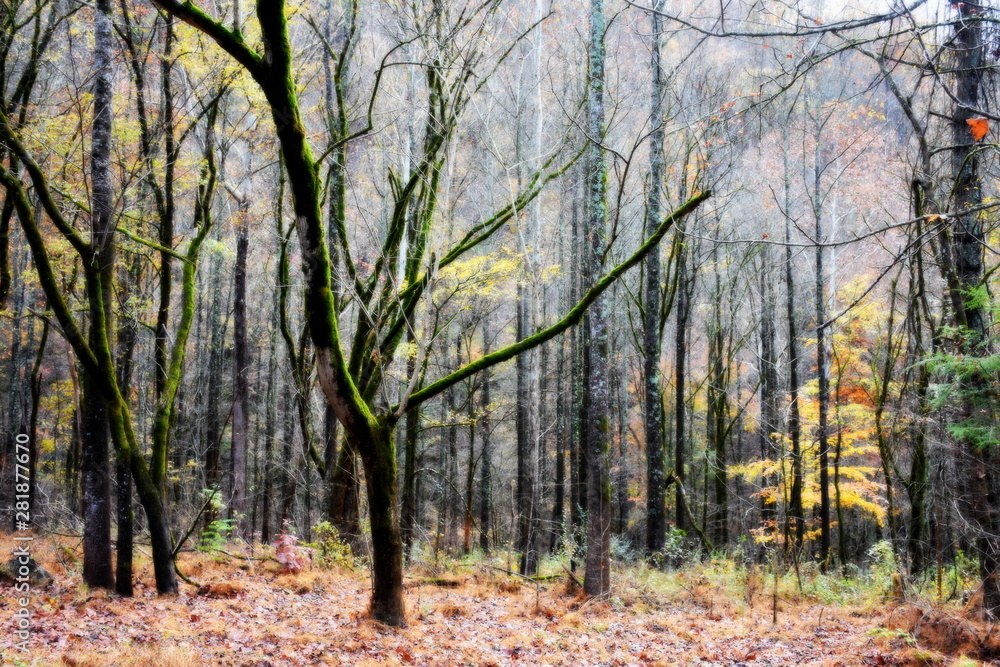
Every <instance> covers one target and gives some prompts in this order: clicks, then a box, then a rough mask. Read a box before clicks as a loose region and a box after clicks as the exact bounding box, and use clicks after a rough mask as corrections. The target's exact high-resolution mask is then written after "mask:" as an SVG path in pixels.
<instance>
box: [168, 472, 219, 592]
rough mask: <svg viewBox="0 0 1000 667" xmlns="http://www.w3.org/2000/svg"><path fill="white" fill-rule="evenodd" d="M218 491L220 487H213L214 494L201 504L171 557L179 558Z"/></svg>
mask: <svg viewBox="0 0 1000 667" xmlns="http://www.w3.org/2000/svg"><path fill="white" fill-rule="evenodd" d="M218 493H219V491H218V489H212V494H211V495H210V496H209V497H208V498H207V499H206V500H205V504H204V505H202V506H201V509H200V510H198V514H196V515H195V517H194V519H193V520H192V521H191V527H190V528H188V530H187V532H186V533H184V537H182V538H181V539H180V540H178V542H177V544H176V545H174V550H173V551H172V552H171V553H170V557H171V558H177V553H178V552H179V551H180V550H181V547H182V546H184V543H185V542H187V539H188V538H189V537H191V533H193V532H194V528H195V526H197V525H198V520H199V519H201V515H202V514H204V513H205V510H207V509H208V506H209V505H210V504H211V502H212V501H213V500H214V499H215V496H216V495H217V494H218ZM178 574H179V573H178Z"/></svg>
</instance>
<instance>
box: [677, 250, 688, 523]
mask: <svg viewBox="0 0 1000 667" xmlns="http://www.w3.org/2000/svg"><path fill="white" fill-rule="evenodd" d="M687 255H688V250H687V249H686V248H684V247H683V245H682V246H681V248H680V249H679V252H678V253H677V260H676V261H677V287H676V289H677V297H676V298H677V302H676V308H677V323H676V327H677V328H676V330H675V332H674V479H675V481H676V483H677V486H676V488H675V495H674V507H675V510H674V511H675V517H674V523H675V524H676V526H677V529H678V530H686V529H687V517H688V510H687V508H686V507H685V506H684V505H685V502H686V500H685V498H684V491H683V488H682V487H683V485H684V480H685V479H686V477H687V474H686V470H685V467H686V466H685V464H686V454H685V449H686V448H685V446H684V443H685V442H687V420H686V415H687V405H686V394H687V392H686V384H687V380H688V378H687V327H688V295H689V293H690V292H689V288H688V280H689V278H688V266H687V264H688V257H687Z"/></svg>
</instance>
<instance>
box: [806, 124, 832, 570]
mask: <svg viewBox="0 0 1000 667" xmlns="http://www.w3.org/2000/svg"><path fill="white" fill-rule="evenodd" d="M815 141H816V149H815V155H814V160H813V183H812V193H811V197H812V205H813V216H814V218H815V220H816V229H815V234H814V236H815V239H816V272H815V283H816V292H815V295H816V297H815V306H816V374H817V375H818V377H819V391H818V393H817V394H816V401H817V403H818V412H819V418H818V424H817V433H816V437H817V440H818V443H819V445H818V446H819V528H820V538H819V560H820V568H821V569H822V570H823V571H824V572H826V568H827V566H828V565H829V564H830V541H831V540H830V538H831V536H830V427H829V420H830V417H829V412H830V369H829V362H828V361H827V342H826V333H827V331H826V276H825V273H824V269H823V258H824V254H825V253H824V249H823V242H824V238H825V237H824V233H823V203H822V197H823V193H822V190H821V180H820V178H821V175H822V165H821V145H822V142H821V137H820V134H819V132H817V134H816V137H815Z"/></svg>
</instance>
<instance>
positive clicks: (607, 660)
mask: <svg viewBox="0 0 1000 667" xmlns="http://www.w3.org/2000/svg"><path fill="white" fill-rule="evenodd" d="M8 546H9V545H8V544H7V541H5V540H3V539H0V547H3V548H5V547H8ZM4 553H9V550H8V549H6V548H5V549H4ZM230 553H232V552H230ZM270 553H271V552H270V551H269V549H267V548H265V549H263V550H258V551H257V552H256V553H255V554H254V557H253V558H252V559H248V558H237V557H233V556H234V555H235V554H233V555H232V556H231V555H225V554H222V553H219V552H216V553H214V554H207V553H190V554H183V555H182V557H181V561H180V565H181V569H182V571H183V572H185V573H186V574H187V575H188V576H189V577H191V578H192V579H194V580H197V581H199V582H201V583H202V584H203V585H202V588H201V589H197V588H195V587H194V586H190V585H188V584H182V586H181V589H182V590H181V593H180V595H178V596H176V597H166V598H160V597H156V596H155V594H154V591H153V590H152V588H151V586H152V583H151V582H152V572H151V567H150V565H149V563H148V561H147V560H145V559H144V558H140V559H139V567H138V570H137V577H138V579H139V580H140V582H145V583H140V584H139V585H138V586H137V589H136V595H135V597H133V598H131V599H128V598H121V597H118V596H115V595H111V594H108V593H106V592H104V591H99V590H88V589H87V588H86V587H85V586H83V585H82V584H81V582H80V578H79V573H78V571H77V566H76V564H75V561H74V555H73V554H72V549H69V548H68V547H66V546H65V544H62V545H59V544H56V543H54V542H52V541H51V540H46V539H36V540H35V542H34V545H33V555H34V556H35V558H37V559H38V561H39V563H41V565H43V566H44V567H46V568H47V569H49V571H50V572H52V573H53V575H54V576H55V583H54V584H53V585H51V586H49V587H47V588H44V589H39V590H35V591H32V592H31V599H30V610H31V614H32V615H31V630H30V631H31V639H30V645H29V646H30V650H29V651H27V652H21V651H18V650H17V649H16V647H15V645H16V643H17V642H18V641H19V640H18V639H17V638H16V636H15V635H14V617H13V613H14V611H15V610H16V609H17V607H16V605H17V601H16V595H15V593H14V591H13V589H12V588H11V587H10V586H9V584H5V585H4V586H3V588H0V590H2V592H3V597H2V598H0V620H2V630H0V632H2V635H0V658H2V659H0V662H2V663H3V665H9V666H11V667H14V666H17V667H21V666H24V665H45V666H48V665H54V666H76V667H105V666H115V667H196V666H200V665H226V666H229V665H232V666H239V667H267V666H274V667H278V666H286V665H288V666H298V665H357V666H359V667H361V666H364V665H448V666H450V665H482V666H486V665H497V666H499V665H574V666H576V665H580V666H583V665H622V666H624V665H704V666H709V665H729V666H738V665H739V666H743V665H745V666H747V667H750V666H754V665H830V666H834V665H843V666H845V667H846V666H849V665H953V666H958V665H961V666H962V667H966V666H972V665H977V664H984V663H980V662H977V661H975V660H971V659H967V658H965V657H964V656H963V655H961V654H962V653H965V654H966V655H976V651H977V650H978V649H981V648H983V647H984V646H985V644H986V643H988V642H982V641H980V640H979V637H982V636H983V634H977V633H988V631H987V630H984V629H983V627H984V626H983V625H978V626H971V625H968V623H966V622H965V621H961V623H962V624H963V625H962V627H963V628H965V629H966V630H968V632H971V633H972V634H971V639H969V637H965V639H966V640H968V641H966V642H965V643H964V644H963V643H962V641H957V643H955V642H952V643H948V642H945V643H944V644H941V642H940V641H938V644H939V647H940V648H942V650H945V651H947V654H943V653H939V652H936V651H935V650H932V649H931V648H928V647H925V646H921V645H920V644H918V642H917V640H916V639H914V634H916V635H917V636H918V637H924V636H926V637H927V638H930V639H931V640H932V643H933V640H934V638H933V637H932V636H931V635H927V633H926V632H925V630H926V628H928V627H933V626H934V624H935V623H936V622H939V621H940V618H936V619H929V617H928V616H927V615H926V613H925V612H922V611H921V610H920V608H919V607H915V606H913V605H903V606H901V605H898V604H895V603H892V604H890V603H888V602H885V601H884V600H883V601H880V599H879V598H872V597H871V596H870V594H869V593H870V592H869V593H866V596H867V597H865V596H862V595H860V594H859V591H860V590H861V587H859V586H857V585H856V584H852V583H850V582H847V581H843V580H834V579H832V578H831V579H829V580H826V579H823V578H821V577H818V576H813V575H809V574H807V575H806V584H805V586H803V581H802V579H801V578H797V579H798V583H797V584H796V585H795V586H794V587H792V588H790V586H791V584H790V583H789V580H788V579H787V578H782V579H781V580H780V581H779V582H778V612H777V623H773V613H774V610H773V603H774V587H773V586H774V581H773V580H771V579H769V578H768V576H767V575H766V573H764V571H763V570H760V569H757V568H742V567H737V566H736V565H735V564H734V563H733V562H731V561H712V562H708V563H700V564H697V565H692V566H689V567H687V568H683V569H681V570H676V571H670V572H662V571H660V570H656V569H652V568H647V567H644V566H638V565H632V566H628V567H621V568H617V569H616V570H615V572H614V575H613V592H612V594H611V596H609V597H608V598H607V599H603V600H589V601H588V600H585V599H584V598H583V597H582V596H581V595H579V593H578V592H577V591H576V590H574V589H575V585H574V583H573V582H572V581H570V580H569V577H567V576H561V577H553V578H552V579H549V580H548V581H547V582H546V583H545V584H541V585H538V586H535V585H532V584H528V583H527V582H523V581H519V580H518V579H517V578H511V577H510V576H509V575H507V574H506V573H505V572H503V570H502V568H503V566H504V563H501V562H499V561H494V562H493V564H492V565H489V564H485V563H483V562H481V560H480V562H472V561H466V562H464V563H463V562H451V563H449V564H446V565H441V564H438V565H437V566H433V567H432V566H428V565H424V566H421V567H417V568H412V569H411V570H410V571H409V572H408V578H407V592H406V598H407V609H408V621H409V622H408V625H407V627H404V628H389V627H384V626H382V625H380V624H378V623H375V622H373V621H371V620H369V619H367V618H366V615H365V608H366V606H367V603H368V595H369V592H370V584H369V581H368V578H367V574H366V572H365V571H364V570H363V569H356V570H354V571H352V570H351V569H348V568H343V567H336V568H333V569H319V568H313V569H308V570H306V571H303V572H300V573H298V574H283V573H282V571H281V566H280V564H279V563H277V562H276V561H275V560H273V558H270V557H269V556H270ZM550 565H551V564H550ZM550 569H553V571H555V570H561V566H559V565H555V566H554V567H551V568H550ZM800 574H801V572H800ZM838 581H839V583H838ZM796 587H797V591H796V590H795V588H796ZM959 612H960V610H959ZM935 613H941V614H944V613H945V612H935ZM922 622H923V625H924V630H923V631H922V630H920V628H919V627H917V626H919V625H920V624H921V623H922ZM963 631H964V630H963ZM942 632H943V633H944V634H947V635H948V636H949V638H953V637H952V635H956V633H957V634H959V635H960V634H961V632H959V631H956V630H955V629H954V628H953V627H950V626H949V627H948V628H947V629H945V630H942ZM939 634H940V633H939ZM959 639H961V637H959ZM938 640H940V637H938ZM987 653H989V651H986V652H985V653H982V654H981V656H980V657H983V656H986V657H991V656H989V655H987ZM998 655H1000V654H998ZM986 664H992V663H986Z"/></svg>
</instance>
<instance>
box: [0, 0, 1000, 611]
mask: <svg viewBox="0 0 1000 667" xmlns="http://www.w3.org/2000/svg"><path fill="white" fill-rule="evenodd" d="M995 25H996V14H995V11H994V8H992V7H991V6H989V5H987V4H974V3H959V4H957V5H950V6H943V5H942V6H939V5H936V4H929V3H926V2H919V1H918V2H915V3H912V4H910V5H906V4H903V3H898V2H897V3H890V4H887V5H886V6H885V7H881V6H880V7H869V6H864V7H852V6H846V5H845V6H837V7H830V6H826V5H817V6H815V7H814V6H811V5H809V4H808V3H802V4H785V3H770V2H768V3H756V4H753V5H746V6H744V5H742V4H740V3H732V4H730V5H724V6H722V8H721V9H720V8H718V7H715V6H713V7H710V8H709V7H703V6H701V5H698V4H696V3H680V4H677V3H675V4H673V5H670V6H669V7H668V6H667V5H666V3H663V2H662V0H656V4H655V5H648V6H647V5H644V4H641V3H631V2H627V3H618V2H610V3H609V4H608V5H607V6H605V5H604V4H603V2H601V0H595V1H594V2H593V3H592V4H588V5H587V6H585V7H584V6H580V5H577V4H574V3H561V2H552V3H549V2H543V1H542V0H534V1H531V2H521V1H519V0H518V1H507V2H500V1H498V0H488V1H485V2H478V3H477V2H472V3H460V2H454V3H453V2H445V1H443V0H435V1H433V2H426V3H412V4H406V3H364V2H360V1H358V0H337V1H335V0H322V1H320V0H317V1H313V0H305V1H303V2H295V3H285V2H277V1H275V2H260V3H258V4H257V5H256V6H253V7H251V6H243V5H242V4H241V3H240V2H239V1H238V0H237V1H236V2H232V3H228V2H218V3H210V4H208V3H206V4H205V5H204V6H200V5H196V4H192V3H186V2H185V3H182V2H179V1H178V0H157V2H155V3H146V2H132V1H131V0H121V1H120V2H119V3H112V2H110V1H109V0H98V1H97V2H95V3H93V4H86V3H78V2H68V1H63V0H15V1H12V2H10V3H8V4H7V5H6V6H5V7H4V8H3V10H2V14H0V158H2V160H0V184H2V186H3V192H4V197H3V205H2V210H0V302H2V305H3V312H2V322H3V327H2V329H0V349H3V350H5V354H4V358H3V360H2V361H0V386H2V388H3V395H4V396H5V397H6V398H5V400H4V403H3V409H2V410H0V425H2V427H0V430H2V432H3V433H4V443H3V445H4V449H3V461H2V477H3V479H2V485H0V497H2V502H0V505H2V506H3V507H5V508H12V509H16V508H17V507H18V505H17V503H18V502H21V499H20V497H19V494H22V490H21V489H20V487H18V486H17V483H16V482H17V480H16V473H17V468H16V464H17V463H18V462H19V459H18V451H19V449H18V446H19V443H20V440H19V438H20V437H24V436H26V437H27V443H26V444H27V449H28V450H29V456H28V461H29V463H28V465H29V467H30V484H29V485H28V487H27V488H25V489H24V490H23V495H27V496H28V498H27V500H26V501H25V502H28V504H29V506H30V507H31V508H32V516H33V517H34V521H35V523H36V525H37V527H38V528H39V529H41V530H49V531H51V530H56V531H70V532H73V533H76V534H79V535H81V536H82V550H83V560H82V577H83V580H84V581H85V582H86V583H87V584H88V585H90V586H93V587H105V588H114V589H116V590H117V591H118V592H119V593H122V594H124V595H129V594H131V592H132V588H133V579H134V577H133V570H132V563H133V555H134V549H135V545H134V542H133V536H135V537H136V538H137V539H139V541H140V542H143V543H145V541H146V540H147V539H148V544H149V549H150V557H151V559H152V562H153V565H154V571H155V582H156V587H157V590H158V591H159V592H161V593H171V592H176V591H177V589H178V582H177V576H178V575H180V576H181V577H186V575H185V573H184V571H183V568H182V567H176V566H175V562H174V561H175V559H176V557H177V556H178V554H179V553H181V551H182V550H185V549H189V548H202V549H218V548H221V547H222V546H223V545H225V544H226V543H227V541H229V540H247V541H249V542H251V543H253V542H260V543H262V544H265V545H267V544H274V543H275V541H276V540H277V543H278V545H279V547H278V548H279V551H280V550H281V548H282V547H281V545H285V551H284V554H285V556H284V557H285V558H286V559H287V558H292V559H294V558H296V556H294V553H295V551H294V549H295V548H296V547H295V546H294V545H295V544H297V543H298V542H304V543H314V544H321V543H329V544H338V545H343V546H345V548H349V552H345V553H350V554H351V557H352V558H359V559H361V560H362V561H366V562H368V564H369V565H370V567H371V574H372V582H373V585H372V601H371V605H372V606H371V613H372V615H373V616H374V617H375V618H376V619H378V620H380V621H382V622H385V623H387V624H389V625H399V624H402V623H404V622H405V620H406V611H405V606H404V602H403V601H404V593H403V572H404V570H403V568H404V564H405V563H407V562H413V561H421V560H426V559H434V560H436V559H437V558H438V557H439V555H440V554H450V555H459V554H469V553H472V552H478V553H481V554H490V553H497V552H500V553H506V554H508V555H509V558H508V560H511V559H512V560H511V566H510V569H512V570H516V571H517V572H519V573H520V574H521V575H524V576H525V577H529V578H530V577H535V576H536V575H538V574H539V567H540V565H541V564H542V563H543V562H545V561H546V559H549V561H550V562H559V563H561V564H562V565H565V567H566V568H567V570H568V571H572V572H576V571H577V568H578V567H581V568H582V572H581V573H580V579H581V580H582V583H583V586H584V588H585V590H586V592H587V593H588V594H589V595H593V596H600V595H605V594H607V593H608V591H609V588H610V578H609V577H610V575H609V568H610V563H611V562H612V560H614V561H616V562H629V561H632V560H635V559H639V558H641V559H646V560H648V562H650V563H652V564H654V565H656V566H659V567H668V568H669V567H676V566H678V565H680V564H682V563H684V562H686V561H690V560H692V559H697V558H699V556H700V557H706V556H710V555H715V556H717V557H722V556H724V557H727V558H732V559H735V560H737V561H741V562H746V563H761V562H765V561H767V562H772V563H775V564H777V563H779V562H780V563H783V564H784V565H783V566H784V567H791V566H793V565H794V566H796V567H797V566H798V565H799V564H809V563H812V564H814V565H815V567H817V568H819V569H820V570H822V571H824V572H826V571H832V570H839V571H840V572H842V573H851V572H852V571H856V569H857V568H859V567H860V568H867V567H868V566H869V565H870V564H871V563H872V562H873V559H874V560H875V561H877V562H889V563H891V566H892V569H893V570H894V571H896V572H897V574H898V575H899V587H900V589H902V588H905V587H911V588H913V589H915V590H921V589H923V588H927V587H928V586H933V585H934V582H936V585H937V587H938V589H939V591H938V592H939V594H940V593H941V591H940V589H941V586H942V572H944V571H945V570H946V569H947V568H949V567H956V566H959V565H961V566H962V567H966V568H972V569H973V570H974V571H975V575H974V576H975V577H976V578H977V581H978V582H979V584H980V586H979V588H980V590H981V592H982V599H983V606H984V608H985V610H986V611H987V612H988V613H993V612H996V611H997V610H1000V583H998V581H997V567H998V557H1000V543H998V533H1000V515H998V512H1000V500H998V499H1000V493H998V491H1000V489H998V486H997V485H998V484H1000V480H998V476H997V467H996V466H997V454H996V442H997V435H996V433H995V422H996V417H997V414H998V407H1000V404H998V398H1000V396H998V391H1000V382H998V381H1000V377H998V375H997V373H998V369H1000V364H998V362H1000V359H998V358H997V357H996V356H995V354H994V348H995V345H994V340H993V330H992V320H993V310H994V299H993V296H992V294H993V288H994V283H995V275H994V274H995V269H996V267H997V266H1000V264H998V263H997V252H996V250H995V248H996V247H997V246H996V243H997V239H996V225H995V218H996V216H995V214H994V212H993V209H994V207H995V206H996V200H995V190H996V153H997V151H996V148H997V145H996V144H995V143H993V142H994V134H995V131H994V129H993V128H994V123H995V122H996V121H997V120H998V118H997V116H996V115H995V113H996V112H995V111H993V110H994V109H995V108H996V103H995V102H996V100H995V96H996V85H995V80H994V77H993V71H994V68H995V61H996V58H997V55H998V53H1000V42H998V33H997V30H996V28H995ZM134 506H136V507H141V511H140V512H134V511H133V507H134ZM5 512H6V513H7V514H8V515H9V516H5V517H4V521H3V523H4V529H5V530H6V529H11V530H13V529H15V528H17V524H16V523H15V522H16V520H17V519H16V516H15V515H16V512H14V511H6V510H5ZM338 548H339V547H338ZM852 568H854V570H852ZM574 576H575V575H574Z"/></svg>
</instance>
